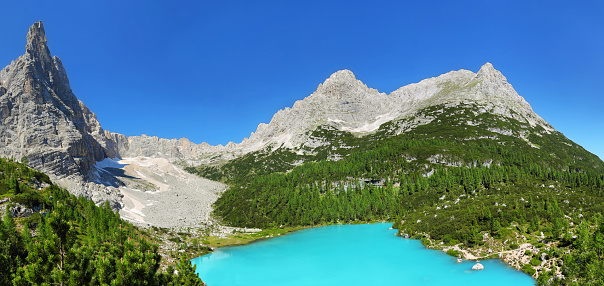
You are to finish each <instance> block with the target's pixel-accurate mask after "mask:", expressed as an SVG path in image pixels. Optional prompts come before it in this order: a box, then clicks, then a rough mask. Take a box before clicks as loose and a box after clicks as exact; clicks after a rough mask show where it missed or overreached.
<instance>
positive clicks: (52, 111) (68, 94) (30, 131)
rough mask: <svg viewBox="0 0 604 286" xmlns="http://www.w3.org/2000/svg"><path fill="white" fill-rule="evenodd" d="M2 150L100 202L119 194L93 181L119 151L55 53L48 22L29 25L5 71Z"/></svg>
mask: <svg viewBox="0 0 604 286" xmlns="http://www.w3.org/2000/svg"><path fill="white" fill-rule="evenodd" d="M0 83H1V86H0V138H2V140H0V155H1V156H4V157H14V158H22V157H26V158H27V159H28V161H29V164H30V165H31V166H32V167H34V168H37V169H41V170H44V171H45V172H48V173H49V174H50V175H51V176H52V177H53V178H54V179H55V180H57V181H59V182H62V183H63V185H64V186H66V187H68V188H70V189H71V190H74V192H76V193H78V194H88V196H90V197H94V198H95V200H96V201H99V202H100V201H104V200H109V201H116V200H118V197H119V196H118V195H117V194H115V193H114V192H111V191H107V190H103V191H99V189H104V186H95V185H91V184H88V183H87V178H88V177H89V175H90V172H91V171H92V169H93V166H94V164H95V162H97V161H101V160H103V159H104V158H107V157H115V156H116V155H117V154H116V153H115V152H113V151H111V149H110V148H106V147H107V138H106V137H105V132H104V130H103V129H102V128H101V125H100V123H99V122H98V121H97V119H96V116H95V115H94V113H92V112H91V111H90V110H89V109H88V108H87V107H86V106H85V105H84V103H82V102H81V101H79V100H78V99H77V98H76V96H75V95H74V94H73V92H72V91H71V87H70V85H69V80H68V79H67V73H66V72H65V69H64V67H63V64H62V62H61V60H60V59H59V58H58V57H56V56H54V57H51V54H50V50H49V49H48V45H47V41H46V35H45V32H44V26H43V25H42V22H37V23H35V24H33V25H32V26H31V27H30V28H29V32H28V34H27V44H26V46H25V54H24V55H22V56H20V57H19V58H18V59H17V60H15V61H13V62H12V63H11V64H10V65H8V66H7V67H5V68H4V69H2V70H1V71H0Z"/></svg>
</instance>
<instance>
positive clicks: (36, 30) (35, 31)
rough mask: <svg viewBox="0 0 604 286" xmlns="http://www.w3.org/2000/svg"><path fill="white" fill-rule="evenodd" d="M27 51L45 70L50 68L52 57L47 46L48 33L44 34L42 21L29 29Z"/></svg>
mask: <svg viewBox="0 0 604 286" xmlns="http://www.w3.org/2000/svg"><path fill="white" fill-rule="evenodd" d="M25 51H26V53H27V54H29V55H30V56H31V57H32V58H33V59H34V60H36V61H39V62H40V64H41V65H42V67H43V68H44V69H45V70H46V69H48V68H49V67H50V65H51V63H52V61H51V57H50V50H49V49H48V45H47V44H46V33H45V32H44V25H42V21H40V22H37V23H34V24H33V25H31V27H29V32H28V33H27V45H25Z"/></svg>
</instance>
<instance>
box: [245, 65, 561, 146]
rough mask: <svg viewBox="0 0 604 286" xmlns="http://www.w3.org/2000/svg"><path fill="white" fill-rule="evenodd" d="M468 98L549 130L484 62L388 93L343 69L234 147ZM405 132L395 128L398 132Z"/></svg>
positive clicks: (373, 124) (352, 128) (288, 141)
mask: <svg viewBox="0 0 604 286" xmlns="http://www.w3.org/2000/svg"><path fill="white" fill-rule="evenodd" d="M466 103H472V104H477V105H479V106H480V107H481V112H488V113H492V114H497V115H503V116H506V117H510V118H513V119H516V120H519V121H520V122H524V123H529V124H530V125H532V126H534V125H540V126H542V127H544V128H545V129H546V130H553V128H552V127H551V126H550V125H549V124H548V123H547V122H545V120H543V119H542V118H541V117H539V116H538V115H537V114H535V113H534V112H533V110H532V108H531V106H530V105H529V104H528V103H527V102H526V101H525V100H524V98H522V97H521V96H519V95H518V94H517V93H516V91H515V90H514V89H513V87H512V85H511V84H509V83H508V82H507V79H506V78H505V77H504V76H503V75H502V74H501V73H500V72H499V71H497V70H495V69H494V68H493V65H491V64H490V63H486V64H485V65H483V66H482V67H481V69H480V70H479V71H478V73H473V72H471V71H467V70H459V71H452V72H449V73H446V74H443V75H441V76H438V77H435V78H429V79H426V80H423V81H421V82H419V83H415V84H410V85H407V86H404V87H401V88H399V89H397V90H396V91H394V92H392V93H390V94H385V93H380V92H378V91H377V90H375V89H371V88H368V87H367V86H366V85H365V84H363V83H362V82H361V81H359V80H357V79H356V78H355V76H354V75H353V74H352V72H351V71H349V70H342V71H338V72H336V73H334V74H333V75H332V76H331V77H329V78H328V79H327V80H326V81H325V82H324V83H323V84H321V85H319V87H318V88H317V90H316V91H315V92H314V93H313V94H311V95H310V96H308V97H306V98H305V99H303V100H300V101H297V102H296V103H295V104H294V106H293V107H292V108H285V109H283V110H280V111H279V112H277V113H276V114H275V115H274V116H273V118H272V120H271V121H270V123H269V124H260V125H259V126H258V129H257V130H256V132H255V133H252V134H251V136H250V137H249V138H248V139H245V140H244V141H243V142H242V143H241V144H239V145H238V146H239V147H240V148H241V149H243V150H255V149H258V148H261V146H265V145H273V146H281V145H283V146H284V147H289V148H293V147H297V146H300V145H301V144H303V143H304V142H305V141H306V140H307V139H308V136H307V135H306V133H307V131H310V130H313V129H314V128H316V127H317V126H319V125H325V124H327V125H331V126H334V127H336V128H337V129H339V130H342V131H348V132H351V133H354V134H357V135H364V134H367V133H370V132H372V131H375V130H377V129H378V128H379V127H380V125H382V124H383V123H386V122H389V121H392V120H397V119H403V118H406V117H409V116H412V115H413V114H415V113H416V112H418V111H419V110H421V109H423V108H426V107H429V106H434V105H438V104H446V105H449V106H455V105H458V104H466ZM424 123H425V122H424ZM418 124H422V123H421V122H420V123H418ZM404 131H405V130H399V133H400V132H404Z"/></svg>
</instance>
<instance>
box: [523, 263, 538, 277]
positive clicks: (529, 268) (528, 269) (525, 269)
mask: <svg viewBox="0 0 604 286" xmlns="http://www.w3.org/2000/svg"><path fill="white" fill-rule="evenodd" d="M522 272H524V273H526V274H528V275H531V276H533V275H535V272H537V271H536V270H535V268H533V266H531V265H530V264H524V265H523V266H522Z"/></svg>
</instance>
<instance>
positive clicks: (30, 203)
mask: <svg viewBox="0 0 604 286" xmlns="http://www.w3.org/2000/svg"><path fill="white" fill-rule="evenodd" d="M13 201H14V202H16V203H19V204H22V205H26V206H27V207H29V208H32V207H34V206H38V205H41V204H43V203H44V198H42V196H41V195H40V194H38V193H36V192H33V191H29V192H25V193H21V194H18V195H15V197H14V198H13Z"/></svg>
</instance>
